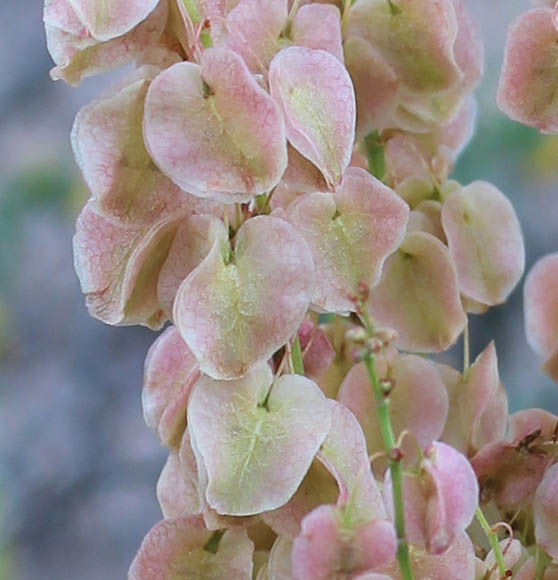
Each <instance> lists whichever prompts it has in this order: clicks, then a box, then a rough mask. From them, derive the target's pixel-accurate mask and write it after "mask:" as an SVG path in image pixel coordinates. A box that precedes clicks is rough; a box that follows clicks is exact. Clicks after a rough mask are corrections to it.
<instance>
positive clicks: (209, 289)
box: [173, 216, 314, 379]
mask: <svg viewBox="0 0 558 580" xmlns="http://www.w3.org/2000/svg"><path fill="white" fill-rule="evenodd" d="M313 290H314V265H313V262H312V256H311V254H310V250H309V248H308V247H307V245H306V242H305V241H304V239H303V238H302V236H300V234H298V233H297V231H296V230H295V228H294V227H293V226H291V225H290V224H288V223H287V222H286V221H284V220H282V219H280V218H276V217H271V216H259V217H255V218H252V219H250V220H248V221H247V222H245V223H244V225H243V226H242V227H241V228H240V230H239V231H238V233H237V235H236V240H235V248H234V259H233V260H232V261H231V262H230V263H226V260H225V258H224V256H223V250H222V248H221V244H220V243H219V242H218V241H217V242H216V243H215V244H214V246H213V249H212V250H211V252H210V253H209V255H208V256H207V258H206V259H205V260H204V261H203V262H202V263H201V264H200V265H199V266H198V267H197V268H196V269H195V270H194V271H193V272H192V273H191V274H190V275H189V276H188V278H186V280H185V281H184V282H183V283H182V285H181V286H180V288H179V290H178V294H177V296H176V299H175V303H174V316H173V318H174V321H175V323H176V325H177V327H178V330H179V331H180V334H181V335H182V338H184V340H185V341H186V343H187V344H188V346H189V347H190V349H191V350H192V352H193V353H194V355H195V356H196V358H197V360H198V362H199V364H200V368H201V369H202V371H203V372H205V373H207V374H208V375H210V376H212V377H214V378H221V379H231V378H235V377H240V376H242V375H244V374H245V373H246V372H247V371H248V369H249V368H250V366H252V365H254V364H255V363H257V362H259V361H265V360H267V359H268V358H269V357H271V355H272V354H273V353H274V352H275V351H276V350H278V349H279V348H280V347H281V346H283V345H284V344H285V343H286V342H287V341H288V340H289V338H291V337H292V336H293V335H294V334H295V333H296V331H297V329H298V327H299V326H300V324H301V323H302V320H303V319H304V317H305V315H306V312H307V309H308V305H309V302H310V298H311V296H312V293H313Z"/></svg>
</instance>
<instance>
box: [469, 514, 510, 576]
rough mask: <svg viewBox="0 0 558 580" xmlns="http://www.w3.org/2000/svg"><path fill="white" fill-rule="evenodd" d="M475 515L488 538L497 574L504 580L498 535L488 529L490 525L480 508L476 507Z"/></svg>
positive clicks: (504, 572)
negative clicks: (496, 565) (496, 566)
mask: <svg viewBox="0 0 558 580" xmlns="http://www.w3.org/2000/svg"><path fill="white" fill-rule="evenodd" d="M475 513H476V516H477V520H478V522H479V524H480V525H481V528H482V529H483V531H484V533H485V534H486V537H487V538H488V541H489V542H490V547H491V548H492V551H493V552H494V558H495V559H496V563H497V564H498V572H499V574H500V577H501V578H506V564H505V563H504V556H503V554H502V550H501V549H500V542H499V541H498V535H497V534H496V532H494V531H493V530H492V528H491V527H490V524H489V523H488V520H487V519H486V517H485V516H484V514H483V513H482V510H481V508H480V507H477V511H476V512H475Z"/></svg>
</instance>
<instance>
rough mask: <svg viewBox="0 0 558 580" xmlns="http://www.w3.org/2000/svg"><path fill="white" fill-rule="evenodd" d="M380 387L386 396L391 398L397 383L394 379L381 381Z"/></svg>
mask: <svg viewBox="0 0 558 580" xmlns="http://www.w3.org/2000/svg"><path fill="white" fill-rule="evenodd" d="M380 387H381V388H382V392H383V393H384V396H386V397H389V396H390V395H391V392H392V391H393V389H394V387H395V381H394V380H393V379H381V380H380Z"/></svg>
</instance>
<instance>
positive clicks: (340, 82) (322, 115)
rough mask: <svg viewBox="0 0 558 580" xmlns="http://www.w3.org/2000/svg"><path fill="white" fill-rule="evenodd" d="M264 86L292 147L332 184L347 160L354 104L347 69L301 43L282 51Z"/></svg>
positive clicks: (341, 172)
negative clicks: (274, 104)
mask: <svg viewBox="0 0 558 580" xmlns="http://www.w3.org/2000/svg"><path fill="white" fill-rule="evenodd" d="M269 89H270V92H271V95H272V97H273V98H274V99H275V100H276V101H277V103H278V104H279V106H280V107H281V110H282V112H283V115H284V117H285V122H286V125H287V137H288V139H289V141H290V143H291V145H292V146H293V147H294V148H295V149H297V150H298V151H299V152H300V153H302V155H304V157H306V158H308V159H310V161H312V163H314V165H316V166H317V167H318V168H319V169H320V171H321V172H322V173H323V175H324V177H325V179H326V181H327V183H328V185H329V186H330V187H332V188H333V187H335V186H336V185H338V184H339V182H340V181H341V177H342V175H343V172H344V171H345V169H346V168H347V166H348V165H349V161H350V160H351V153H352V147H353V143H354V138H355V119H356V104H355V94H354V89H353V84H352V82H351V77H350V76H349V73H348V72H347V70H346V69H345V67H344V66H343V64H341V63H340V62H339V60H338V59H337V58H335V57H334V56H333V55H332V54H330V53H329V52H326V51H325V50H314V49H311V48H306V47H301V46H291V47H289V48H286V49H285V50H282V51H281V52H280V53H279V54H277V56H275V58H274V59H273V60H272V61H271V65H270V67H269Z"/></svg>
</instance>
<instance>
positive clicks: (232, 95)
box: [144, 48, 287, 203]
mask: <svg viewBox="0 0 558 580" xmlns="http://www.w3.org/2000/svg"><path fill="white" fill-rule="evenodd" d="M144 137H145V143H146V146H147V149H148V151H149V152H150V154H151V156H152V157H153V160H154V161H155V163H157V165H158V166H159V167H160V168H161V170H162V171H163V172H164V173H165V174H166V175H168V176H169V177H170V178H171V179H172V180H173V181H174V182H175V183H176V184H177V185H179V186H180V187H181V188H182V189H184V190H185V191H187V192H189V193H192V194H194V195H197V196H199V197H204V198H210V199H216V200H218V201H221V202H224V203H233V202H243V201H249V200H250V199H252V198H253V197H254V196H255V195H257V194H261V193H265V192H268V191H270V190H271V189H273V187H274V186H275V185H277V183H278V182H279V180H280V179H281V175H282V174H283V172H284V171H285V168H286V166H287V141H286V137H285V125H284V122H283V118H282V116H281V112H280V110H279V107H278V106H277V105H276V104H275V102H274V101H273V99H272V98H271V97H270V96H269V95H268V94H267V92H266V91H265V90H264V89H262V88H261V87H260V85H259V84H258V82H257V81H256V79H255V78H254V77H253V75H252V74H250V71H249V70H248V68H247V67H246V65H245V64H244V62H243V61H242V59H241V58H240V56H238V55H237V54H236V53H235V52H233V51H232V50H228V49H225V48H212V49H208V50H206V51H204V53H203V55H202V57H201V65H197V64H195V63H193V62H182V63H178V64H176V65H174V66H171V67H170V68H168V69H166V70H165V71H164V72H162V73H161V74H160V75H159V76H157V77H156V78H155V80H154V81H153V82H152V83H151V86H150V88H149V91H148V93H147V97H146V102H145V118H144Z"/></svg>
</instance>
